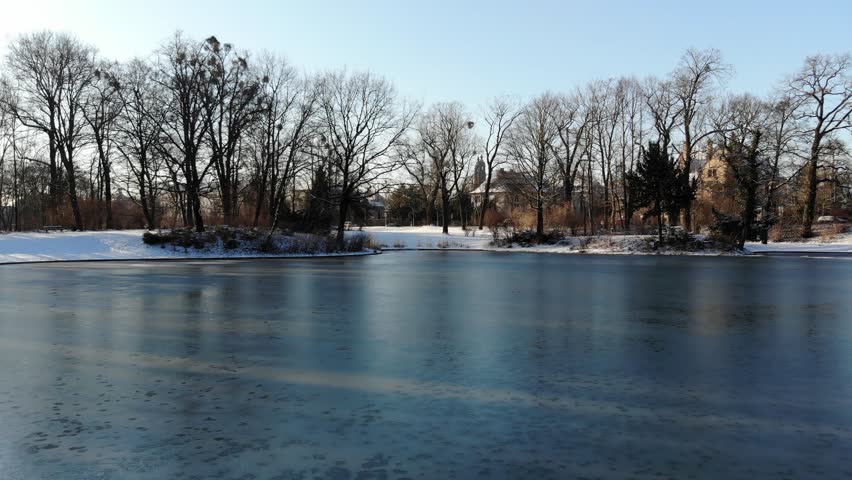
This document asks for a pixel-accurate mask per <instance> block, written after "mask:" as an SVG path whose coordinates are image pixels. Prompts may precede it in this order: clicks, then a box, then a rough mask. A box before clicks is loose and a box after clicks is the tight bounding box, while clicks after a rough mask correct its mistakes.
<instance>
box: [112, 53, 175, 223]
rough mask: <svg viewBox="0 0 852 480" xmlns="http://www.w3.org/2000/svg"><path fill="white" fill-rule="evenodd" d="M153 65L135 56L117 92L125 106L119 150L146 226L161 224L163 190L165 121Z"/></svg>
mask: <svg viewBox="0 0 852 480" xmlns="http://www.w3.org/2000/svg"><path fill="white" fill-rule="evenodd" d="M152 74H153V72H152V69H151V66H150V65H149V64H148V63H146V62H144V61H142V60H140V59H134V60H131V61H130V62H128V63H127V64H126V65H124V66H123V67H122V69H121V72H120V74H119V76H118V79H119V82H120V85H119V87H118V88H117V89H116V93H117V94H118V96H119V98H120V102H121V105H122V107H123V108H122V109H121V114H120V116H119V118H118V119H117V122H116V127H115V128H116V130H117V134H116V149H117V150H118V152H119V154H120V155H121V157H122V158H123V159H124V162H123V163H124V165H125V166H126V170H127V176H128V181H127V183H128V184H131V183H132V184H133V186H132V187H129V188H127V194H128V195H129V196H130V198H132V199H133V200H134V201H135V202H136V203H137V204H138V205H139V206H140V208H141V209H142V214H143V216H144V217H145V226H146V227H147V228H149V229H153V228H155V227H157V226H158V225H159V221H158V218H159V212H158V210H159V209H158V197H159V195H160V193H161V191H162V188H163V187H162V181H161V178H160V177H161V175H162V169H163V166H162V163H163V157H162V155H160V153H159V149H158V148H157V146H158V144H159V140H160V132H161V128H162V125H163V123H164V122H165V118H164V111H163V110H162V109H158V108H157V107H158V105H157V93H156V92H155V88H156V86H155V84H154V83H153V81H152V78H151V76H152Z"/></svg>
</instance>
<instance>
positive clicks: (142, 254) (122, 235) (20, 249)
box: [0, 230, 370, 264]
mask: <svg viewBox="0 0 852 480" xmlns="http://www.w3.org/2000/svg"><path fill="white" fill-rule="evenodd" d="M143 233H145V230H112V231H102V232H63V233H36V232H26V233H7V234H0V264H3V263H32V262H56V261H66V262H73V261H90V260H169V259H194V258H201V259H203V258H206V259H228V258H248V257H268V258H291V257H313V256H342V255H360V253H355V254H352V253H347V254H304V255H299V254H287V255H275V254H262V253H258V252H255V251H251V250H244V249H235V250H224V249H222V248H211V249H206V250H197V249H194V248H189V249H186V250H185V249H183V248H173V247H171V246H166V247H165V248H161V247H160V246H155V245H145V244H144V243H143V242H142V234H143ZM368 253H370V252H364V254H368Z"/></svg>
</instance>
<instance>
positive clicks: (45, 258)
mask: <svg viewBox="0 0 852 480" xmlns="http://www.w3.org/2000/svg"><path fill="white" fill-rule="evenodd" d="M143 233H144V231H143V230H123V231H106V232H64V233H35V232H27V233H8V234H0V264H4V263H31V262H55V261H90V260H177V259H185V260H187V259H228V258H235V259H239V258H291V257H308V256H338V255H359V253H355V254H351V253H349V254H319V255H306V254H287V255H280V254H260V253H257V252H256V251H253V250H249V249H236V250H224V249H222V248H211V249H205V250H198V249H194V248H189V249H183V248H174V247H171V246H167V247H165V248H161V247H159V246H150V245H145V244H144V243H143V242H142V234H143ZM348 233H349V234H350V235H354V234H356V233H358V232H357V231H352V232H348ZM364 233H367V234H368V235H370V236H371V237H372V238H373V240H374V241H375V243H377V244H379V245H381V246H382V248H383V249H384V250H400V249H414V250H418V249H421V250H430V249H446V250H488V251H497V252H539V253H590V254H610V255H641V254H668V255H723V254H728V255H730V253H725V252H720V251H715V250H700V251H680V250H664V251H659V252H653V251H652V252H649V251H648V249H647V245H648V240H649V239H650V238H651V237H650V236H642V235H621V236H598V237H570V238H566V239H565V240H563V241H561V242H559V243H558V244H556V245H540V246H531V247H518V246H515V247H513V248H504V247H494V246H492V245H491V234H490V232H489V231H488V230H470V231H468V232H467V233H465V232H464V231H463V230H462V229H461V228H459V227H452V228H450V233H449V235H444V234H443V233H441V228H440V227H368V228H365V229H364ZM746 251H747V253H756V254H761V253H773V252H783V253H787V254H790V255H795V254H799V253H800V254H802V255H813V254H819V253H832V254H835V255H843V254H849V255H850V256H852V234H848V233H847V234H845V235H840V236H837V237H835V238H834V239H832V241H830V242H818V241H813V240H812V241H808V242H784V243H770V244H768V245H762V244H760V243H749V244H747V245H746ZM367 253H369V252H367Z"/></svg>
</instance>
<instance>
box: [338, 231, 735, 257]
mask: <svg viewBox="0 0 852 480" xmlns="http://www.w3.org/2000/svg"><path fill="white" fill-rule="evenodd" d="M362 232H363V233H366V234H368V235H370V236H371V237H373V240H374V241H375V242H376V243H377V244H379V245H380V246H381V247H382V249H383V250H401V249H413V250H431V249H442V250H443V249H445V250H458V249H462V250H464V249H471V250H487V251H495V252H537V253H590V254H609V255H723V254H726V253H724V252H720V251H716V250H702V251H695V252H691V251H679V250H662V251H658V252H651V251H648V248H647V245H648V243H649V241H653V238H654V237H653V236H652V235H611V236H607V235H600V236H588V237H567V238H565V239H563V240H561V241H560V242H559V243H558V244H556V245H537V246H531V247H521V246H518V245H514V246H513V247H512V248H506V247H495V246H493V245H491V240H492V236H491V232H490V231H489V230H488V229H483V230H478V229H475V227H474V229H470V230H468V232H467V233H466V232H465V231H464V230H462V229H461V227H450V228H449V232H448V234H444V233H442V230H441V227H435V226H426V227H365V228H364V229H363V230H362ZM348 233H349V234H355V233H358V232H356V231H354V230H353V231H352V232H348ZM728 254H730V253H728Z"/></svg>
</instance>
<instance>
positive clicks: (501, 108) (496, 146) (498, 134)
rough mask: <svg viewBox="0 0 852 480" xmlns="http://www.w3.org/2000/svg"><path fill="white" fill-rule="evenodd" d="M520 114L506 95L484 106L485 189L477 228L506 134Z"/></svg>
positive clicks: (503, 153)
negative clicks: (485, 129) (485, 131)
mask: <svg viewBox="0 0 852 480" xmlns="http://www.w3.org/2000/svg"><path fill="white" fill-rule="evenodd" d="M520 114H521V109H520V108H519V107H518V105H517V104H516V103H515V102H514V101H513V100H510V99H509V98H507V97H501V98H495V99H494V100H492V101H491V103H490V104H489V105H488V106H487V107H486V113H485V124H486V125H487V126H488V136H487V137H486V138H485V147H484V150H485V151H484V152H483V153H484V154H485V157H484V158H485V191H484V192H483V195H482V206H481V207H480V211H479V229H480V230H482V227H483V225H484V224H485V212H486V211H487V210H488V208H489V202H490V195H491V181H492V179H493V175H494V169H495V168H497V167H498V166H499V165H500V163H501V162H502V161H503V160H505V155H506V152H505V144H504V142H505V140H506V134H507V133H508V132H509V130H510V129H511V128H512V125H513V124H514V123H515V120H517V119H518V116H520Z"/></svg>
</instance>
